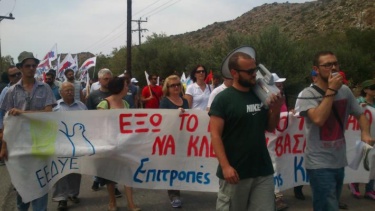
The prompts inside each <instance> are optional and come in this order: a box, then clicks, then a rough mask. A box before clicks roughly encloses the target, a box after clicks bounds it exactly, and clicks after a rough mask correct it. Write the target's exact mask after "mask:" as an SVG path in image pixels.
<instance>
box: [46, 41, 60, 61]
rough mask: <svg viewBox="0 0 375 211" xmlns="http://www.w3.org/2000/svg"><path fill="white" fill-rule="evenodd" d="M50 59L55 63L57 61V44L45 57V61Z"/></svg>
mask: <svg viewBox="0 0 375 211" xmlns="http://www.w3.org/2000/svg"><path fill="white" fill-rule="evenodd" d="M46 59H49V60H50V61H54V60H56V59H57V44H55V45H54V46H53V47H52V49H51V50H50V51H48V53H47V54H46V55H45V56H44V58H43V60H46Z"/></svg>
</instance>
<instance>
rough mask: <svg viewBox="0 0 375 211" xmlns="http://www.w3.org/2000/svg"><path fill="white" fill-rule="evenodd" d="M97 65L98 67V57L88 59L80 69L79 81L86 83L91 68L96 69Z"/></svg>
mask: <svg viewBox="0 0 375 211" xmlns="http://www.w3.org/2000/svg"><path fill="white" fill-rule="evenodd" d="M95 65H96V57H91V58H89V59H87V60H86V61H85V62H83V64H82V65H81V67H80V68H79V72H80V74H81V75H80V77H79V80H80V81H85V79H87V78H88V71H89V69H90V68H91V67H95Z"/></svg>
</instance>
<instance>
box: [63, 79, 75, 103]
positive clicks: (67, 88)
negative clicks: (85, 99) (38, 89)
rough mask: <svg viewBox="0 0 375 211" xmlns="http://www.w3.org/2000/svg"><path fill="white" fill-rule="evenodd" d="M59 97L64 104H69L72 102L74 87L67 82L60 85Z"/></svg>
mask: <svg viewBox="0 0 375 211" xmlns="http://www.w3.org/2000/svg"><path fill="white" fill-rule="evenodd" d="M60 95H61V98H62V99H63V100H64V102H65V103H67V104H71V103H73V102H74V85H73V84H72V83H70V82H68V81H65V82H63V83H62V84H61V87H60Z"/></svg>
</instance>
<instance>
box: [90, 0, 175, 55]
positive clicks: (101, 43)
mask: <svg viewBox="0 0 375 211" xmlns="http://www.w3.org/2000/svg"><path fill="white" fill-rule="evenodd" d="M159 1H160V0H157V1H155V2H153V3H151V4H149V5H148V6H146V7H144V8H143V9H141V10H139V11H138V12H136V13H135V14H138V13H140V12H142V11H144V10H146V9H148V8H150V7H151V6H153V5H155V4H156V3H158V2H159ZM173 1H174V0H168V1H167V2H165V3H164V4H162V5H160V6H158V7H156V8H154V9H153V10H151V11H149V12H146V13H145V14H143V15H142V16H145V15H148V17H150V16H151V15H155V14H157V13H160V12H162V11H163V10H165V9H167V8H169V7H171V6H172V5H174V4H176V3H178V2H180V1H181V0H178V1H176V2H173ZM171 2H173V3H171ZM164 6H165V7H164ZM135 14H134V15H135ZM132 17H133V15H132ZM124 23H126V21H124V22H122V23H121V24H119V25H118V26H117V27H116V28H114V29H113V30H112V31H111V32H110V33H108V34H107V35H106V36H104V37H103V38H101V39H99V40H98V41H96V42H94V43H93V44H91V45H90V46H89V47H87V48H86V49H85V51H87V50H89V49H92V48H94V47H95V48H103V47H105V46H107V45H108V44H109V43H111V42H113V41H115V40H116V39H118V38H119V37H120V36H121V35H122V34H124V33H125V31H124V30H121V31H120V32H119V33H117V34H116V35H113V34H114V33H115V31H116V30H118V29H119V28H121V27H122V26H123V24H124ZM138 30H141V31H146V30H147V29H141V28H140V25H139V26H138ZM138 30H133V31H138ZM141 31H140V32H139V33H141ZM139 36H140V34H139Z"/></svg>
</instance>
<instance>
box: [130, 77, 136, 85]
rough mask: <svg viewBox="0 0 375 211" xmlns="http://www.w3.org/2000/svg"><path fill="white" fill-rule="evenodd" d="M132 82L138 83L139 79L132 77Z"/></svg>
mask: <svg viewBox="0 0 375 211" xmlns="http://www.w3.org/2000/svg"><path fill="white" fill-rule="evenodd" d="M130 82H132V83H134V84H135V83H138V81H137V79H136V78H132V79H131V80H130Z"/></svg>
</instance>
